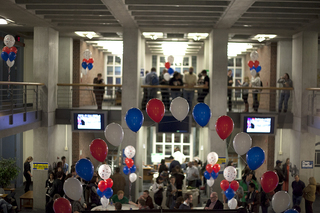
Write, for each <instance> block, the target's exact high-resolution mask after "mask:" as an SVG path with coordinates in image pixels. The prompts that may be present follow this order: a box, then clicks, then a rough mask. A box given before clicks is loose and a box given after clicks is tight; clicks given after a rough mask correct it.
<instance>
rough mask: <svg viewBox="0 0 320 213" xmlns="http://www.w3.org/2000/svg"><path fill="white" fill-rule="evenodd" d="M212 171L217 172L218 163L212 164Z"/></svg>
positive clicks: (218, 169)
mask: <svg viewBox="0 0 320 213" xmlns="http://www.w3.org/2000/svg"><path fill="white" fill-rule="evenodd" d="M213 171H214V172H215V173H218V172H219V171H220V165H219V164H214V165H213Z"/></svg>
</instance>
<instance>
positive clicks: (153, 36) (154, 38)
mask: <svg viewBox="0 0 320 213" xmlns="http://www.w3.org/2000/svg"><path fill="white" fill-rule="evenodd" d="M150 38H151V40H157V38H158V37H157V35H150Z"/></svg>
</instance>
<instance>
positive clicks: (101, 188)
mask: <svg viewBox="0 0 320 213" xmlns="http://www.w3.org/2000/svg"><path fill="white" fill-rule="evenodd" d="M98 187H99V189H100V191H101V192H103V191H104V190H106V189H107V188H108V184H107V183H106V182H105V181H103V180H101V181H100V182H99V184H98Z"/></svg>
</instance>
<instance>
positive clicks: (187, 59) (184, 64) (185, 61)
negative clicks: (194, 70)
mask: <svg viewBox="0 0 320 213" xmlns="http://www.w3.org/2000/svg"><path fill="white" fill-rule="evenodd" d="M183 66H189V57H184V58H183Z"/></svg>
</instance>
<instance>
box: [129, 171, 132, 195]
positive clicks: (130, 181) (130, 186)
mask: <svg viewBox="0 0 320 213" xmlns="http://www.w3.org/2000/svg"><path fill="white" fill-rule="evenodd" d="M129 182H130V183H129V201H131V184H132V183H131V181H130V172H129Z"/></svg>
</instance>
